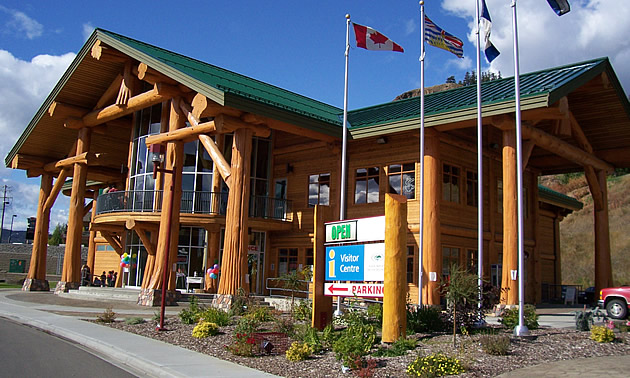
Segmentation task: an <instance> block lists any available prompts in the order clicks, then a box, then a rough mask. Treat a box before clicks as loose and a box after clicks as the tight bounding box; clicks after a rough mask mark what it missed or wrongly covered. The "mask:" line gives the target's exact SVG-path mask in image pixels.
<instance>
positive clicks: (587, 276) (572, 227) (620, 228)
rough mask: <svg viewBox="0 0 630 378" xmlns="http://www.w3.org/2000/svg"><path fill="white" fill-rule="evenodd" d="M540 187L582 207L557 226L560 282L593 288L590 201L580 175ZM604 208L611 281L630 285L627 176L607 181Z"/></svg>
mask: <svg viewBox="0 0 630 378" xmlns="http://www.w3.org/2000/svg"><path fill="white" fill-rule="evenodd" d="M540 183H541V184H542V185H545V186H547V187H549V188H551V189H553V190H555V191H558V192H560V193H564V194H566V195H568V196H571V197H573V198H576V199H578V200H579V201H581V202H582V203H583V204H584V208H583V209H582V210H580V211H577V212H574V213H572V214H570V215H569V216H567V217H566V218H565V219H564V220H563V221H562V222H561V223H560V245H561V249H562V281H563V283H565V284H580V285H583V286H584V287H588V286H593V282H594V278H595V277H594V258H593V248H594V247H593V245H594V231H593V201H592V198H591V195H590V192H589V189H588V184H587V183H586V179H585V178H584V175H577V174H567V175H556V176H545V177H542V178H541V180H540ZM608 206H609V219H610V249H611V259H612V269H613V281H614V283H615V284H616V285H617V284H630V227H629V225H630V175H624V176H616V177H613V176H609V177H608Z"/></svg>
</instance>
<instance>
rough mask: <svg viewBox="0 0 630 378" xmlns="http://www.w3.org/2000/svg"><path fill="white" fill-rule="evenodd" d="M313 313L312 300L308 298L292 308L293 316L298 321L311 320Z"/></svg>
mask: <svg viewBox="0 0 630 378" xmlns="http://www.w3.org/2000/svg"><path fill="white" fill-rule="evenodd" d="M312 314H313V307H312V304H311V302H310V301H308V300H304V301H299V302H298V303H297V305H296V306H294V307H293V310H292V315H293V318H294V319H295V320H298V321H310V320H311V317H312Z"/></svg>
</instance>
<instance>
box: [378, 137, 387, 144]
mask: <svg viewBox="0 0 630 378" xmlns="http://www.w3.org/2000/svg"><path fill="white" fill-rule="evenodd" d="M386 143H387V138H386V137H379V138H378V139H376V144H386Z"/></svg>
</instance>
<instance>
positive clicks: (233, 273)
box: [217, 128, 253, 301]
mask: <svg viewBox="0 0 630 378" xmlns="http://www.w3.org/2000/svg"><path fill="white" fill-rule="evenodd" d="M252 135H253V131H252V130H251V129H246V128H242V129H238V130H236V131H235V132H234V140H233V143H232V164H231V171H232V175H231V179H230V180H231V181H232V185H231V187H230V193H229V195H228V204H227V214H226V216H225V243H224V246H223V261H222V266H221V282H219V290H218V294H219V295H227V296H233V295H236V293H237V290H238V289H239V288H242V289H244V290H245V292H248V287H247V286H248V285H245V274H246V273H247V243H248V237H247V231H248V217H249V192H250V187H249V181H250V164H251V163H250V160H251V150H252ZM217 299H219V301H222V300H223V299H220V298H217Z"/></svg>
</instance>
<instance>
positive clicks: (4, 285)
mask: <svg viewBox="0 0 630 378" xmlns="http://www.w3.org/2000/svg"><path fill="white" fill-rule="evenodd" d="M21 288H22V285H15V284H8V283H6V282H0V289H21Z"/></svg>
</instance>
